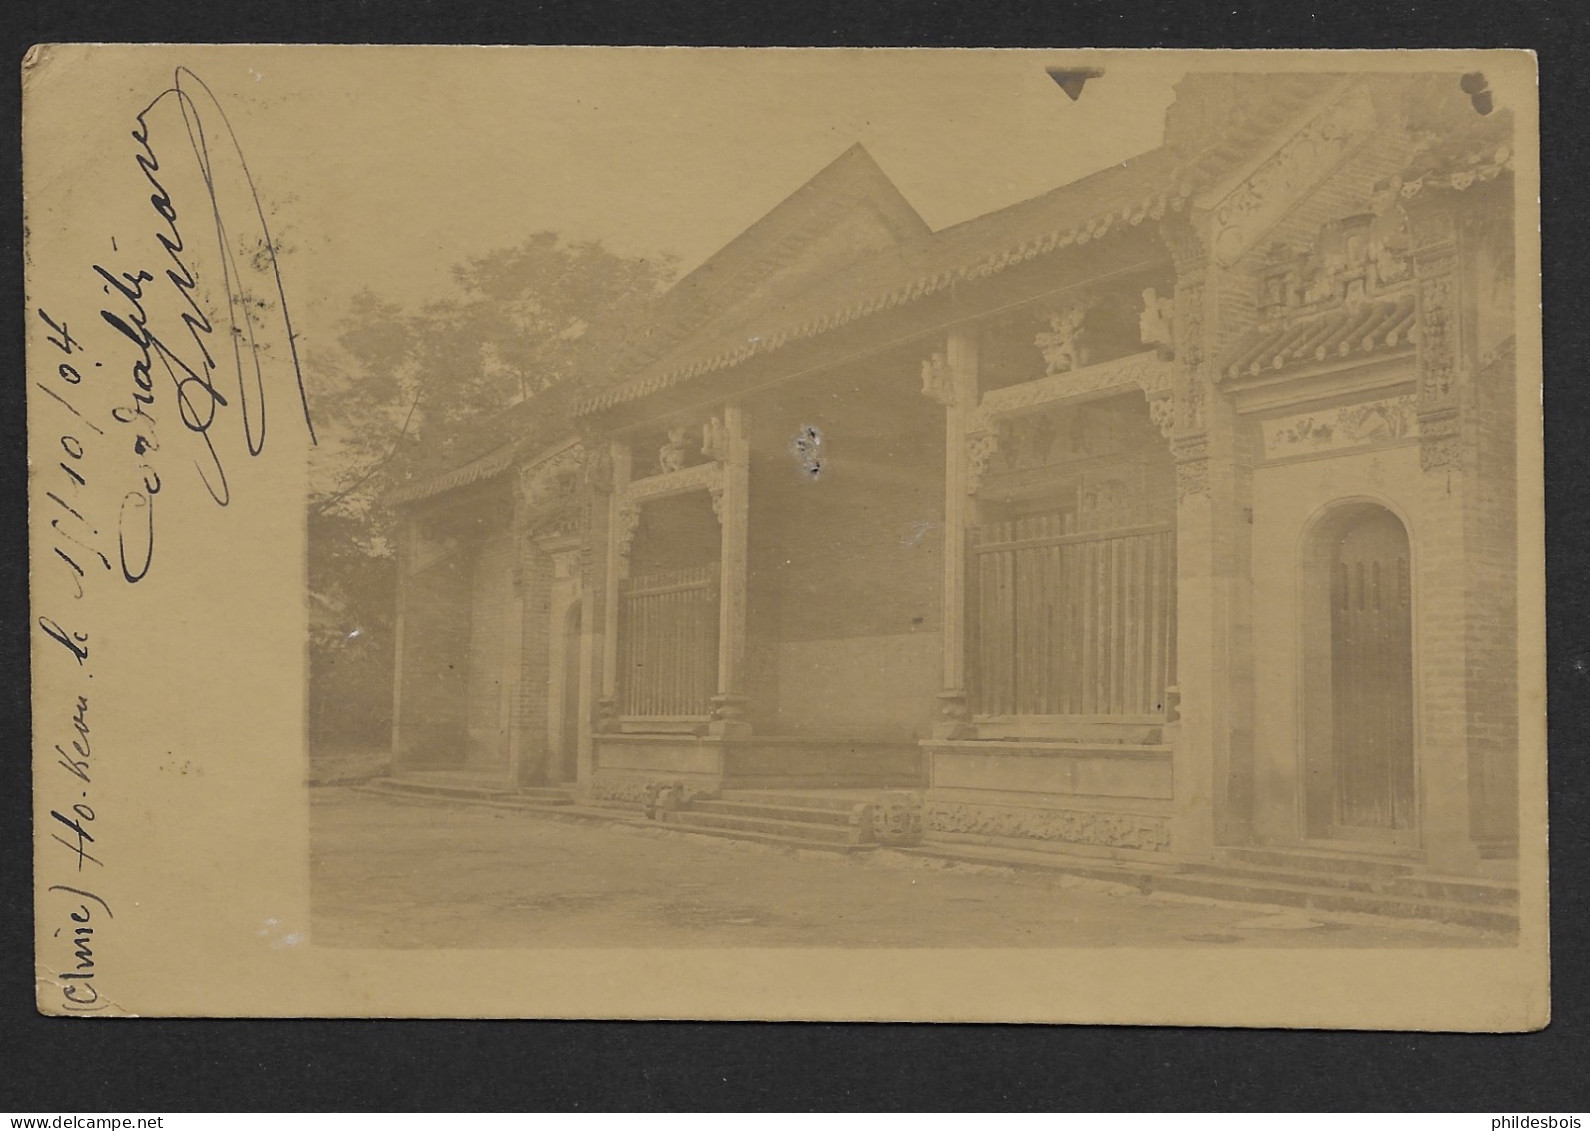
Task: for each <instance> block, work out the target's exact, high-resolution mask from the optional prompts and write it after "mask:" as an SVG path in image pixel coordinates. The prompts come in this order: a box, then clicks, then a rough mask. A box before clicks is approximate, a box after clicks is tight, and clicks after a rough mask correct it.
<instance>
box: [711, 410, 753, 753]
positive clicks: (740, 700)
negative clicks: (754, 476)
mask: <svg viewBox="0 0 1590 1131" xmlns="http://www.w3.org/2000/svg"><path fill="white" fill-rule="evenodd" d="M749 431H750V430H749V425H748V423H747V420H746V415H745V410H744V409H743V408H742V407H740V406H739V405H738V404H734V403H732V402H731V403H729V404H727V405H725V406H724V410H723V425H722V428H721V430H719V431H718V432H717V445H716V446H717V449H718V451H719V453H720V454H721V456H722V457H723V474H722V478H721V479H720V481H719V485H718V486H717V487H716V488H714V489H713V491H712V506H713V510H715V511H716V512H717V515H718V523H719V526H720V528H721V530H720V533H721V537H722V544H721V549H720V551H719V559H718V693H717V694H716V695H714V696H713V697H712V721H711V722H710V723H709V724H708V728H707V729H708V733H710V734H717V735H745V734H749V733H750V732H751V724H750V723H749V722H748V721H747V720H746V718H745V703H746V693H745V665H746V648H745V589H746V581H747V576H746V574H747V552H748V550H749V546H750V520H751V509H750V504H751V495H750V485H751V442H750V435H749Z"/></svg>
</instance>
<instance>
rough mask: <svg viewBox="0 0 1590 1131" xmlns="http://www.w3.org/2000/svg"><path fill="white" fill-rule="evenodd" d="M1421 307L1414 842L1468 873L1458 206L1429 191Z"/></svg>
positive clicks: (1418, 257)
mask: <svg viewBox="0 0 1590 1131" xmlns="http://www.w3.org/2000/svg"><path fill="white" fill-rule="evenodd" d="M1406 214H1407V217H1408V222H1409V228H1410V234H1411V235H1412V238H1413V269H1414V278H1415V287H1416V293H1417V301H1418V306H1417V310H1418V328H1419V352H1418V370H1417V375H1418V399H1417V404H1416V407H1417V412H1418V416H1419V465H1420V467H1421V469H1422V470H1423V472H1424V474H1423V475H1422V476H1421V478H1422V479H1423V483H1422V491H1421V494H1422V496H1423V507H1422V511H1423V513H1422V514H1421V516H1420V519H1421V521H1420V522H1419V524H1418V527H1417V528H1415V529H1414V530H1412V531H1410V534H1411V535H1412V536H1413V537H1414V538H1415V539H1416V540H1417V541H1416V545H1415V549H1414V559H1415V562H1416V563H1417V564H1416V569H1417V573H1416V574H1415V577H1414V585H1415V589H1414V592H1415V602H1414V607H1415V617H1416V620H1415V622H1414V632H1415V639H1416V641H1417V644H1416V649H1417V652H1416V654H1417V655H1419V657H1420V661H1419V682H1418V696H1419V705H1418V708H1417V709H1418V718H1419V725H1418V728H1417V733H1418V736H1419V751H1418V757H1419V763H1420V767H1419V768H1420V778H1419V780H1420V783H1421V797H1420V799H1419V800H1420V839H1421V840H1422V842H1423V844H1424V847H1425V852H1426V860H1427V863H1428V864H1429V865H1430V866H1431V867H1432V868H1433V869H1434V870H1437V871H1445V872H1458V873H1464V872H1471V871H1473V870H1475V868H1476V867H1477V864H1478V854H1477V852H1476V850H1475V848H1474V845H1473V843H1472V841H1471V835H1470V834H1471V830H1470V793H1471V784H1470V771H1471V767H1470V759H1469V714H1470V702H1469V695H1468V686H1467V679H1466V675H1467V670H1468V667H1469V660H1470V657H1469V655H1468V635H1467V632H1466V627H1465V621H1466V619H1467V613H1468V610H1469V609H1470V608H1472V607H1473V605H1474V603H1475V601H1476V600H1478V599H1479V594H1477V593H1471V592H1470V591H1469V587H1468V581H1467V576H1466V574H1467V562H1468V557H1469V554H1470V553H1471V547H1470V545H1469V543H1468V539H1467V538H1466V537H1465V533H1466V532H1465V529H1464V527H1465V514H1464V511H1465V509H1466V502H1467V500H1466V498H1465V496H1466V494H1467V489H1468V483H1467V481H1468V479H1469V475H1468V474H1467V472H1468V471H1469V469H1468V468H1466V467H1465V466H1464V458H1463V457H1464V442H1463V435H1462V427H1463V405H1462V402H1463V397H1464V395H1465V394H1466V393H1467V392H1468V380H1467V373H1466V359H1467V353H1468V351H1467V350H1466V348H1465V342H1464V317H1463V301H1462V299H1463V286H1462V270H1461V264H1460V250H1461V249H1460V246H1459V245H1460V242H1461V241H1460V238H1459V231H1458V217H1457V210H1456V202H1455V201H1454V200H1453V199H1452V197H1451V195H1450V194H1447V193H1444V192H1441V191H1440V190H1427V191H1426V192H1425V193H1421V194H1420V196H1419V197H1418V198H1416V199H1415V201H1414V202H1413V203H1412V204H1411V205H1410V206H1409V207H1408V208H1407V209H1406Z"/></svg>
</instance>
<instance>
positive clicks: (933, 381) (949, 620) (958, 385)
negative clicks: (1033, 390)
mask: <svg viewBox="0 0 1590 1131" xmlns="http://www.w3.org/2000/svg"><path fill="white" fill-rule="evenodd" d="M922 391H923V393H925V394H926V395H927V396H929V397H932V398H933V399H934V400H936V401H938V402H939V403H940V404H942V405H943V406H944V582H943V584H944V588H943V601H944V607H943V610H942V621H941V623H942V629H941V636H940V646H941V649H942V656H943V658H942V664H941V679H940V686H939V692H938V700H939V715H940V721H939V722H938V723H937V724H935V726H934V728H933V737H935V738H940V739H956V738H968V737H971V736H972V734H973V728H972V726H971V716H970V705H969V704H968V702H967V678H966V677H967V667H966V666H967V655H966V531H967V528H968V527H969V526H971V525H973V524H974V523H975V522H976V520H977V516H976V510H977V500H976V498H975V496H974V495H972V494H971V493H970V492H969V491H968V476H967V463H968V458H967V454H968V453H967V438H966V431H967V425H968V423H969V418H970V417H971V414H972V413H973V412H975V411H976V409H977V397H978V381H977V335H976V334H975V333H974V332H972V331H969V330H952V331H951V332H950V335H949V339H948V341H947V342H946V346H945V352H943V353H936V354H934V355H933V356H932V357H931V358H929V359H928V360H927V361H925V362H923V364H922Z"/></svg>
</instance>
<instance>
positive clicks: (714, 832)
mask: <svg viewBox="0 0 1590 1131" xmlns="http://www.w3.org/2000/svg"><path fill="white" fill-rule="evenodd" d="M684 815H685V812H684V811H682V812H678V813H669V814H668V815H667V816H666V818H665V819H664V820H663V821H661V822H660V823H661V824H662V826H663V827H664V828H666V829H670V830H672V831H674V832H681V833H696V834H698V835H701V836H716V837H724V838H728V839H732V840H740V841H749V842H751V843H753V844H771V845H776V846H778V847H781V848H799V849H803V850H812V851H817V852H839V853H852V852H871V851H873V850H874V849H875V848H876V847H877V846H876V845H873V844H864V843H859V842H856V841H852V840H823V839H818V838H816V837H814V836H812V835H811V833H810V832H809V830H810V829H811V828H814V827H815V826H806V827H804V828H801V829H797V830H794V831H792V832H787V833H786V832H779V831H777V830H776V829H774V828H771V827H761V828H748V827H738V828H724V827H719V826H717V825H713V824H705V823H701V822H698V821H692V820H680V819H679V818H680V817H681V816H684Z"/></svg>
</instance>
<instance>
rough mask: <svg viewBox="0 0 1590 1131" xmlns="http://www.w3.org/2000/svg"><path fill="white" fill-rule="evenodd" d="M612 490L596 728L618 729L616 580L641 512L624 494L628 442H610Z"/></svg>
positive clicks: (625, 570)
mask: <svg viewBox="0 0 1590 1131" xmlns="http://www.w3.org/2000/svg"><path fill="white" fill-rule="evenodd" d="M609 458H610V460H611V463H612V485H613V490H612V494H610V495H609V496H608V499H607V569H606V570H605V571H604V575H603V586H602V694H601V696H600V697H599V699H598V700H597V711H598V722H597V728H598V729H599V730H604V731H612V730H617V729H618V614H619V606H618V601H619V583H620V582H621V581H623V579H624V578H625V577H626V576H627V575H628V573H629V544H630V539H631V538H633V537H634V534H635V524H636V523H637V522H638V521H639V519H640V512H639V511H638V509H637V508H636V505H635V504H634V503H631V502H630V501H629V500H628V499H627V498H625V488H627V487H628V486H629V474H630V452H629V445H628V444H626V443H625V442H624V441H622V440H613V441H611V442H610V448H609Z"/></svg>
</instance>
